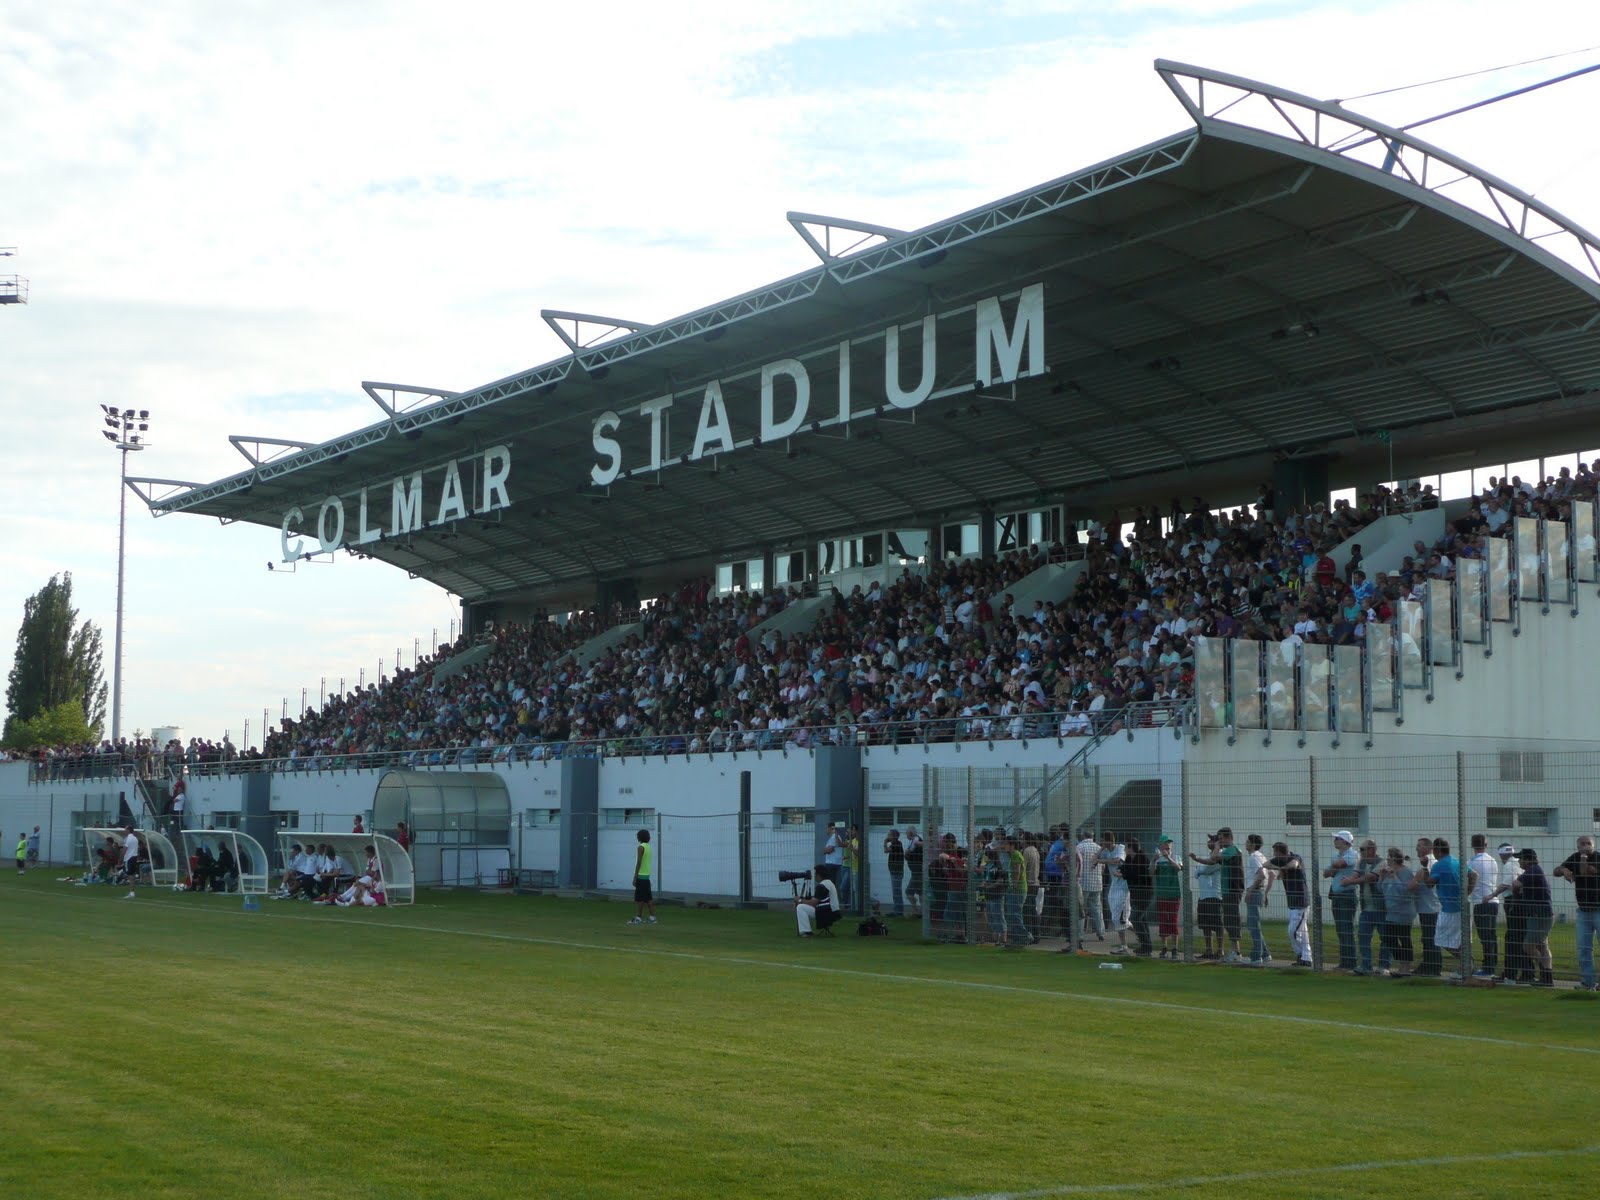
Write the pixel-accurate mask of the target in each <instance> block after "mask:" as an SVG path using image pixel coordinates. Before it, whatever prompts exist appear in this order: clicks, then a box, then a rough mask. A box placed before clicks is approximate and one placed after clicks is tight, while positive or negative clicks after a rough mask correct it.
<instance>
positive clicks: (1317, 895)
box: [1306, 754, 1325, 971]
mask: <svg viewBox="0 0 1600 1200" xmlns="http://www.w3.org/2000/svg"><path fill="white" fill-rule="evenodd" d="M1306 773H1307V782H1306V787H1307V790H1308V793H1309V795H1308V797H1307V798H1308V800H1309V802H1310V805H1311V861H1310V864H1309V870H1308V871H1307V872H1306V873H1307V874H1308V875H1309V876H1310V878H1309V879H1307V880H1306V883H1307V884H1308V885H1309V888H1310V892H1311V894H1310V896H1309V897H1307V898H1308V899H1309V900H1310V901H1311V969H1312V970H1313V971H1320V970H1322V969H1323V966H1324V963H1325V960H1324V958H1323V954H1322V849H1321V847H1322V833H1321V830H1322V812H1321V805H1320V804H1318V802H1317V756H1316V755H1315V754H1312V755H1309V756H1308V757H1307V758H1306Z"/></svg>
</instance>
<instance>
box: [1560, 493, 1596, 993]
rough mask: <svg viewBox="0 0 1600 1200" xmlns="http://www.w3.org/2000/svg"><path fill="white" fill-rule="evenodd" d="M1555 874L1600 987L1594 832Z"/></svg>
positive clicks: (1581, 951)
mask: <svg viewBox="0 0 1600 1200" xmlns="http://www.w3.org/2000/svg"><path fill="white" fill-rule="evenodd" d="M1564 469H1565V468H1563V470H1564ZM1555 875H1556V878H1557V879H1565V880H1567V881H1568V882H1569V883H1571V884H1572V886H1573V889H1574V890H1575V891H1576V892H1577V900H1578V920H1577V930H1578V977H1579V981H1580V985H1581V986H1582V988H1583V990H1584V991H1586V992H1592V991H1595V990H1597V989H1596V984H1595V971H1594V943H1595V938H1596V936H1597V932H1600V930H1597V925H1600V853H1597V852H1596V851H1595V848H1594V837H1593V836H1592V835H1590V834H1587V833H1585V834H1580V835H1579V837H1578V848H1577V849H1576V850H1574V851H1573V852H1572V853H1571V854H1569V855H1567V857H1566V860H1565V861H1564V862H1562V864H1561V865H1560V866H1559V867H1557V868H1556V869H1555Z"/></svg>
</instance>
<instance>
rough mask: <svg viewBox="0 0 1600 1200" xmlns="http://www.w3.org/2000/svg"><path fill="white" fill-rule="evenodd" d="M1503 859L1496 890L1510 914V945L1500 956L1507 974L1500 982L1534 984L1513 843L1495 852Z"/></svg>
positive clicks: (1496, 896)
mask: <svg viewBox="0 0 1600 1200" xmlns="http://www.w3.org/2000/svg"><path fill="white" fill-rule="evenodd" d="M1495 854H1496V855H1497V856H1498V857H1499V859H1500V882H1499V884H1498V885H1497V886H1496V887H1495V889H1494V894H1495V898H1496V899H1498V900H1499V901H1500V904H1501V907H1502V908H1504V909H1505V914H1506V943H1505V949H1504V951H1503V952H1502V953H1501V955H1500V964H1501V970H1502V971H1503V974H1501V975H1497V976H1496V977H1495V981H1496V982H1497V983H1531V982H1532V980H1530V979H1528V978H1527V970H1528V955H1527V953H1526V951H1525V950H1524V949H1523V946H1522V932H1523V926H1524V922H1523V919H1522V898H1521V897H1520V896H1519V895H1517V880H1518V879H1520V878H1521V877H1522V864H1521V863H1519V862H1518V861H1517V848H1516V847H1515V846H1513V845H1512V844H1511V843H1510V842H1501V843H1500V849H1498V850H1496V851H1495Z"/></svg>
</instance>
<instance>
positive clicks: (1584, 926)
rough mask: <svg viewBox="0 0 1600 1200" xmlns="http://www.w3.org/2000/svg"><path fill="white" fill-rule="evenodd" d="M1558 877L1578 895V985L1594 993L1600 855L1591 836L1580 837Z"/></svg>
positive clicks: (1598, 917)
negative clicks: (1570, 885) (1576, 846)
mask: <svg viewBox="0 0 1600 1200" xmlns="http://www.w3.org/2000/svg"><path fill="white" fill-rule="evenodd" d="M1555 877H1556V878H1557V879H1565V880H1566V881H1567V882H1568V883H1570V884H1572V887H1573V890H1574V891H1575V892H1576V894H1577V902H1578V920H1577V935H1578V977H1579V985H1580V986H1581V987H1582V988H1583V989H1584V990H1585V991H1588V992H1592V991H1595V990H1596V986H1595V969H1594V943H1595V938H1596V936H1600V934H1597V923H1600V853H1596V852H1595V848H1594V838H1593V837H1592V836H1591V835H1589V834H1587V833H1585V834H1580V835H1579V837H1578V848H1577V849H1576V850H1574V851H1573V852H1572V853H1571V854H1569V855H1567V857H1566V859H1565V861H1563V862H1562V864H1561V865H1560V866H1559V867H1557V868H1556V869H1555Z"/></svg>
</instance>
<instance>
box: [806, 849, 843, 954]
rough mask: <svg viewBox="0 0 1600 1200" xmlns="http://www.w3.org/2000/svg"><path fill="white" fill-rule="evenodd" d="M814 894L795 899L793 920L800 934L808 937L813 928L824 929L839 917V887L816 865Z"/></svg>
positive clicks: (840, 907)
mask: <svg viewBox="0 0 1600 1200" xmlns="http://www.w3.org/2000/svg"><path fill="white" fill-rule="evenodd" d="M816 885H817V887H816V894H815V895H813V896H802V897H800V899H798V900H796V901H795V905H794V920H795V924H796V925H797V926H798V927H799V929H800V936H801V937H805V938H808V937H810V936H811V932H812V929H813V928H817V929H821V930H824V931H826V930H827V929H829V928H830V927H832V925H833V923H834V922H835V921H837V920H838V919H839V916H840V914H841V912H842V911H843V909H842V906H841V905H840V903H839V889H838V888H837V887H836V886H834V882H833V880H831V879H828V878H826V877H825V876H824V875H823V874H822V872H821V865H820V864H819V865H818V869H817V874H816Z"/></svg>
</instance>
